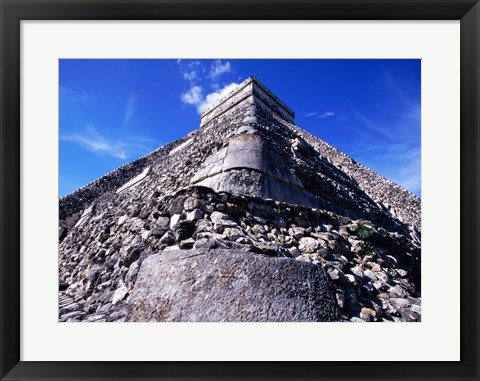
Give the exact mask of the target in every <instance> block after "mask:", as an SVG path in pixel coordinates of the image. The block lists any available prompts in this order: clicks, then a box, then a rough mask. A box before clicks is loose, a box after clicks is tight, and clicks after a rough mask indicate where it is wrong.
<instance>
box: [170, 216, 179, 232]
mask: <svg viewBox="0 0 480 381" xmlns="http://www.w3.org/2000/svg"><path fill="white" fill-rule="evenodd" d="M179 220H180V214H174V215H173V216H172V218H171V219H170V229H173V228H175V226H177V223H178V221H179Z"/></svg>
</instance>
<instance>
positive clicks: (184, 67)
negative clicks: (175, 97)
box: [177, 60, 205, 84]
mask: <svg viewBox="0 0 480 381" xmlns="http://www.w3.org/2000/svg"><path fill="white" fill-rule="evenodd" d="M177 64H178V65H179V69H180V73H181V74H182V76H183V78H184V79H185V80H187V81H189V82H190V84H193V82H195V81H196V80H197V79H199V76H200V73H201V72H203V71H204V70H205V69H204V67H203V65H202V64H201V62H200V61H191V62H185V61H184V60H177Z"/></svg>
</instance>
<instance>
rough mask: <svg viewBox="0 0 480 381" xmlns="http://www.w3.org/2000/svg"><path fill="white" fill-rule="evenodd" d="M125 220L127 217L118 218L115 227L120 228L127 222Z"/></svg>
mask: <svg viewBox="0 0 480 381" xmlns="http://www.w3.org/2000/svg"><path fill="white" fill-rule="evenodd" d="M127 218H128V216H125V215H124V216H122V217H120V218H119V219H118V222H117V225H118V226H122V225H123V224H124V223H125V221H126V220H127Z"/></svg>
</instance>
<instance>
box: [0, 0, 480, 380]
mask: <svg viewBox="0 0 480 381" xmlns="http://www.w3.org/2000/svg"><path fill="white" fill-rule="evenodd" d="M0 12H1V21H0V22H1V42H0V59H1V61H0V67H1V74H0V75H1V78H0V86H1V92H0V107H1V109H0V110H1V120H0V155H1V159H0V250H1V251H0V273H1V286H0V287H1V290H0V308H1V310H0V311H1V312H0V338H1V339H0V340H1V343H0V376H1V379H2V380H24V379H25V380H27V379H28V380H46V379H56V380H59V379H65V380H74V379H75V380H87V379H88V380H93V379H101V380H107V379H109V380H116V379H121V380H127V379H132V380H134V379H135V380H140V379H147V378H148V379H160V380H167V379H169V380H170V379H171V380H180V379H182V380H183V379H189V380H200V379H202V380H206V379H235V380H244V379H245V380H263V379H282V380H283V379H288V380H294V379H299V380H303V379H319V380H320V379H322V380H325V379H338V380H340V379H342V380H347V379H348V380H350V379H351V380H357V379H383V380H400V379H401V380H405V379H410V380H417V379H418V380H420V379H422V380H423V379H445V380H478V379H479V371H478V360H479V351H478V344H479V321H480V319H479V300H480V299H479V281H478V276H479V274H480V272H479V260H478V257H479V184H480V183H479V180H480V176H479V173H480V168H479V166H480V157H479V153H480V149H479V148H480V144H479V143H480V141H479V137H480V134H479V127H480V125H479V119H480V112H479V105H480V97H479V92H480V76H479V74H480V4H479V3H478V0H299V1H294V0H257V1H249V0H222V1H219V0H197V1H195V0H177V1H174V0H137V1H135V0H123V1H109V0H84V1H81V0H63V1H58V0H22V1H19V0H0ZM181 19H185V20H195V19H199V20H204V19H208V20H273V19H275V20H338V19H340V20H365V19H366V20H460V28H461V29H460V30H461V109H460V111H461V121H460V122H461V132H460V139H461V171H460V173H461V184H460V186H461V193H460V194H461V200H460V204H461V205H460V207H461V227H460V228H461V243H460V249H461V263H460V265H461V285H460V288H461V296H460V298H461V311H460V313H461V332H460V334H461V343H460V348H461V361H459V362H375V361H374V360H375V358H374V356H372V362H322V361H319V362H296V363H290V362H278V363H271V362H246V363H241V362H218V363H217V362H87V363H86V362H25V361H20V242H21V237H20V222H21V221H20V208H21V205H20V192H21V184H20V163H21V152H20V53H21V52H20V22H21V20H181ZM439 318H441V317H439ZM445 329H448V327H445ZM438 334H439V335H441V332H439V333H438ZM320 345H328V343H321V344H320ZM432 345H433V344H432ZM319 360H321V359H319Z"/></svg>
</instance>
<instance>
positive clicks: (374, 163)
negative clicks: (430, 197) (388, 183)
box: [352, 143, 421, 196]
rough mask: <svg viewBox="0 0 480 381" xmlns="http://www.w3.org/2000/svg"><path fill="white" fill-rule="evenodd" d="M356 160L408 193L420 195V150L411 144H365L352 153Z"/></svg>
mask: <svg viewBox="0 0 480 381" xmlns="http://www.w3.org/2000/svg"><path fill="white" fill-rule="evenodd" d="M352 154H353V156H354V157H355V159H356V160H358V161H359V162H361V163H362V164H364V165H366V166H367V167H369V168H371V169H373V170H374V171H375V172H377V173H381V174H382V175H383V176H385V177H386V178H387V179H390V180H392V181H393V182H395V183H397V184H399V185H401V186H402V187H404V188H405V189H408V190H409V191H410V192H412V193H414V194H416V195H418V196H420V194H421V170H420V169H421V148H420V147H417V146H413V145H411V144H407V143H405V144H393V145H389V146H388V147H386V146H385V145H372V144H365V145H364V146H363V147H362V148H359V149H358V150H356V151H354V152H352Z"/></svg>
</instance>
